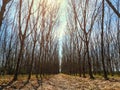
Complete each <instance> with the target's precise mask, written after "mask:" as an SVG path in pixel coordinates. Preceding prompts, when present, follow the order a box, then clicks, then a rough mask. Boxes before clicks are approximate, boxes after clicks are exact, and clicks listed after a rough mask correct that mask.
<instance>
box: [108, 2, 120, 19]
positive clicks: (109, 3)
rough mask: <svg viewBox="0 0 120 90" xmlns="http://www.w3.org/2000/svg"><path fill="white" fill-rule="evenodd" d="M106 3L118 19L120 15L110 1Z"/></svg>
mask: <svg viewBox="0 0 120 90" xmlns="http://www.w3.org/2000/svg"><path fill="white" fill-rule="evenodd" d="M106 2H107V3H108V5H109V6H110V7H111V8H112V10H113V11H114V12H115V14H116V15H117V16H118V17H119V18H120V13H119V10H117V9H116V8H115V7H114V6H113V4H112V3H111V2H110V0H106Z"/></svg>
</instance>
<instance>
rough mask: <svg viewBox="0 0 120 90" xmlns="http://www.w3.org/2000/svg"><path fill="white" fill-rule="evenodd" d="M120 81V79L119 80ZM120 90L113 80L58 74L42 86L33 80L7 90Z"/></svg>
mask: <svg viewBox="0 0 120 90" xmlns="http://www.w3.org/2000/svg"><path fill="white" fill-rule="evenodd" d="M119 80H120V79H119ZM16 89H17V90H120V81H116V80H114V79H111V81H105V80H99V79H95V80H90V79H89V78H80V77H78V76H69V75H65V74H58V75H53V76H50V77H47V78H45V79H44V80H43V84H42V86H41V85H40V84H38V82H37V80H32V81H31V82H30V83H27V84H25V83H23V81H22V82H20V81H19V82H15V83H14V84H13V85H12V86H10V87H7V88H6V89H5V90H16Z"/></svg>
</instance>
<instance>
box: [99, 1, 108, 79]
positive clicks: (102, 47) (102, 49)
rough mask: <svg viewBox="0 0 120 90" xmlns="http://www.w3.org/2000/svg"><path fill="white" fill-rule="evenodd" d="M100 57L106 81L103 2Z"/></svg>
mask: <svg viewBox="0 0 120 90" xmlns="http://www.w3.org/2000/svg"><path fill="white" fill-rule="evenodd" d="M101 29H102V32H101V57H102V65H103V72H104V79H105V80H108V77H107V72H106V69H105V61H104V0H103V1H102V23H101Z"/></svg>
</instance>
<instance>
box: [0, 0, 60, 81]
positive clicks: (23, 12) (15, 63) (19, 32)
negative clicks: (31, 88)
mask: <svg viewBox="0 0 120 90" xmlns="http://www.w3.org/2000/svg"><path fill="white" fill-rule="evenodd" d="M8 1H9V0H3V6H4V5H6V4H4V3H8ZM49 4H50V3H48V1H47V0H40V1H39V2H38V1H36V0H10V1H9V4H8V5H7V6H6V10H7V11H6V12H5V13H4V19H3V20H2V25H1V30H0V71H1V74H14V78H13V80H17V79H18V75H19V74H28V80H30V78H31V74H32V73H34V74H36V77H38V76H39V75H40V76H41V75H45V74H57V73H59V55H58V49H59V48H58V47H59V46H58V45H59V44H58V40H57V39H56V38H55V35H54V33H55V27H56V25H57V23H58V13H59V6H60V5H59V4H53V5H49ZM4 7H5V6H4ZM1 12H2V8H1ZM0 15H2V14H0ZM0 17H1V16H0ZM0 20H1V19H0Z"/></svg>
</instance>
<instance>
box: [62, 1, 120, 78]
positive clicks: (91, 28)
mask: <svg viewBox="0 0 120 90" xmlns="http://www.w3.org/2000/svg"><path fill="white" fill-rule="evenodd" d="M106 1H109V0H106ZM109 2H110V1H109ZM115 5H116V7H117V11H119V9H120V1H119V0H116V4H115ZM67 11H69V14H68V15H69V16H68V20H67V30H66V36H65V38H64V41H63V58H62V72H63V73H67V74H75V75H76V74H78V73H79V75H80V76H82V75H83V77H86V75H85V74H89V76H90V78H91V79H93V78H94V76H93V74H103V76H104V78H105V79H108V76H107V75H108V74H111V75H114V73H119V74H120V19H119V15H118V16H117V15H115V14H114V12H113V11H112V9H111V8H110V7H109V4H107V3H106V2H105V0H94V2H93V0H70V2H69V6H68V10H67Z"/></svg>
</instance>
